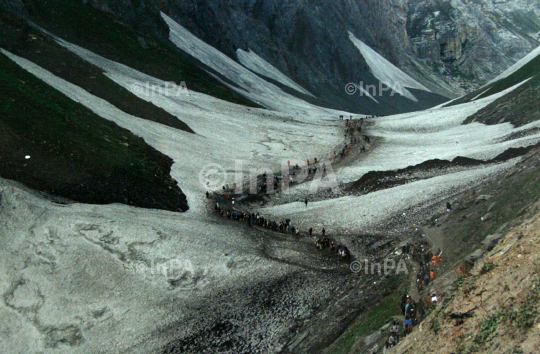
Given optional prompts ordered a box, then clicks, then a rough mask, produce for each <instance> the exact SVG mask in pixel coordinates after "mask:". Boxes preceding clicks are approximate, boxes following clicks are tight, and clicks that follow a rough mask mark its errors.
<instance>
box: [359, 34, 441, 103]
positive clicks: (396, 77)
mask: <svg viewBox="0 0 540 354" xmlns="http://www.w3.org/2000/svg"><path fill="white" fill-rule="evenodd" d="M349 39H350V40H351V42H352V43H353V44H354V45H355V46H356V48H358V50H360V53H361V54H362V56H363V57H364V59H365V60H366V62H367V64H368V65H369V68H370V69H371V72H372V73H373V76H375V77H376V78H377V79H378V80H379V81H381V82H385V83H390V86H391V87H394V84H396V83H397V84H399V85H400V86H401V88H402V91H403V96H404V97H407V98H408V99H410V100H412V101H415V102H418V100H417V99H416V97H414V95H413V94H412V93H411V92H410V91H409V90H407V89H406V88H405V87H409V88H412V89H418V90H424V91H428V92H431V91H430V90H429V89H428V88H426V87H425V86H424V85H422V84H420V83H419V82H418V81H416V80H414V79H413V78H412V77H410V76H409V75H407V74H405V73H404V72H403V71H402V70H401V69H399V68H398V67H396V66H395V65H394V64H392V63H391V62H389V61H388V60H386V59H385V58H384V57H383V56H382V55H380V54H379V53H377V52H376V51H374V50H373V49H371V48H370V47H369V46H368V45H367V44H365V43H364V42H362V41H361V40H360V39H358V38H356V37H355V35H354V34H353V33H352V32H350V31H349ZM396 92H397V90H396ZM398 93H399V92H398Z"/></svg>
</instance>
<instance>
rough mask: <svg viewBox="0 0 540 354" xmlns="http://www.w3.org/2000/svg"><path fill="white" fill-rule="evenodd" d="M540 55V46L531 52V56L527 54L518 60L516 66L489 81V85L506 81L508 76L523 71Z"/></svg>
mask: <svg viewBox="0 0 540 354" xmlns="http://www.w3.org/2000/svg"><path fill="white" fill-rule="evenodd" d="M539 55H540V46H538V47H537V48H536V49H534V50H533V51H532V52H530V53H529V54H527V55H526V56H524V57H523V58H521V59H520V60H518V61H517V62H516V63H515V64H514V65H512V66H511V67H509V68H508V69H506V70H505V71H503V72H502V73H500V74H499V75H498V76H497V77H496V78H494V79H493V80H491V81H489V82H488V84H491V83H494V82H495V81H499V80H501V79H504V78H505V77H508V76H510V75H512V74H513V73H515V72H516V71H518V70H519V69H521V68H522V67H523V66H525V65H526V64H527V63H528V62H530V61H531V60H533V59H534V58H536V57H537V56H539Z"/></svg>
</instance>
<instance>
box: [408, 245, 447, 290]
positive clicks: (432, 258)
mask: <svg viewBox="0 0 540 354" xmlns="http://www.w3.org/2000/svg"><path fill="white" fill-rule="evenodd" d="M411 255H412V257H413V260H414V261H416V262H417V263H418V264H419V269H418V272H417V273H416V288H417V289H418V291H421V290H423V289H425V288H427V287H428V286H429V284H430V283H431V282H432V281H433V279H435V267H437V264H438V263H439V262H441V261H442V251H441V249H440V248H439V249H437V251H436V252H435V253H433V252H431V251H425V250H424V248H423V247H420V248H417V247H413V249H412V251H411Z"/></svg>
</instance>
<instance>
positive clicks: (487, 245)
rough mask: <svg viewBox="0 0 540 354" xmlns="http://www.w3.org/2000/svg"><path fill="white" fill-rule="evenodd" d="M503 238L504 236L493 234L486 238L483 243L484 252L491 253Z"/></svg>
mask: <svg viewBox="0 0 540 354" xmlns="http://www.w3.org/2000/svg"><path fill="white" fill-rule="evenodd" d="M502 237H503V236H502V235H501V234H493V235H488V236H486V238H485V239H484V240H483V241H482V242H481V243H482V245H483V246H482V249H483V250H484V251H491V250H492V249H493V247H495V245H496V244H497V242H499V240H500V239H501V238H502Z"/></svg>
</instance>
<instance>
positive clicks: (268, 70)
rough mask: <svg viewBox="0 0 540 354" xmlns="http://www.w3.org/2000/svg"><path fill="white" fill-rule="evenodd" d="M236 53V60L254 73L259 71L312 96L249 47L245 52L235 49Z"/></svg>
mask: <svg viewBox="0 0 540 354" xmlns="http://www.w3.org/2000/svg"><path fill="white" fill-rule="evenodd" d="M236 55H237V57H238V61H239V62H240V63H241V64H242V65H244V66H245V67H246V68H248V69H250V70H252V71H254V72H256V73H259V74H261V75H264V76H266V77H269V78H271V79H274V80H276V81H278V82H281V83H282V84H283V85H286V86H289V87H291V88H293V89H295V90H296V91H299V92H302V93H303V94H306V95H310V96H313V95H312V94H311V93H309V92H308V91H307V90H306V89H304V88H303V87H302V86H300V85H298V84H297V83H296V82H294V81H293V80H291V79H289V78H288V77H287V76H286V75H285V74H283V73H282V72H281V71H279V70H278V69H277V68H275V67H274V66H273V65H272V64H270V63H269V62H267V61H266V60H264V59H263V58H261V57H260V56H259V55H257V53H255V52H254V51H252V50H251V49H249V50H248V51H247V52H246V51H244V50H242V49H238V50H237V51H236ZM313 97H315V96H313Z"/></svg>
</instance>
